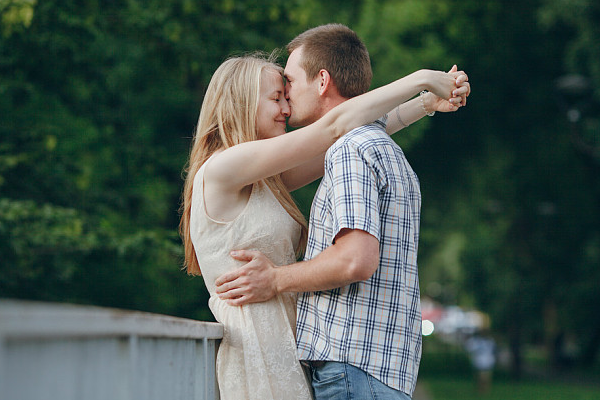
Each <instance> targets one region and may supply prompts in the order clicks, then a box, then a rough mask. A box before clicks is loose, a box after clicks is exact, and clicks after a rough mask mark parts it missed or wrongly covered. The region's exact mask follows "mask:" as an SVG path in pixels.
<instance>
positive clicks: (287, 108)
mask: <svg viewBox="0 0 600 400" xmlns="http://www.w3.org/2000/svg"><path fill="white" fill-rule="evenodd" d="M281 113H282V114H283V115H285V116H286V117H289V116H290V114H291V112H290V105H289V104H288V102H287V100H283V101H282V102H281Z"/></svg>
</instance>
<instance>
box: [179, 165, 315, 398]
mask: <svg viewBox="0 0 600 400" xmlns="http://www.w3.org/2000/svg"><path fill="white" fill-rule="evenodd" d="M204 165H206V163H204ZM204 165H203V166H202V167H201V168H200V170H199V171H198V172H197V174H196V176H195V178H194V191H193V194H192V209H191V219H190V231H191V232H190V233H191V238H192V242H193V244H194V248H195V250H196V256H197V257H198V263H199V264H200V270H201V272H202V276H203V278H204V282H205V284H206V287H207V289H208V291H209V293H210V299H209V301H208V305H209V307H210V309H211V311H212V313H213V315H214V316H215V318H216V320H217V321H218V322H220V323H222V324H223V325H224V327H225V329H224V336H223V340H222V341H221V345H220V347H219V351H218V353H217V381H218V383H219V391H220V394H221V400H245V399H248V400H255V399H256V400H295V399H302V400H306V399H311V394H310V389H309V384H308V382H307V380H306V377H305V375H304V372H303V370H302V367H301V366H300V363H299V361H298V357H297V353H296V339H295V332H296V295H293V294H287V293H286V294H281V295H278V296H277V297H275V298H274V299H271V300H270V301H268V302H264V303H256V304H249V305H244V306H239V307H238V306H230V305H228V304H227V303H226V302H225V301H223V300H221V299H219V298H218V297H217V296H216V294H215V280H216V279H217V278H218V277H219V276H220V275H221V274H223V273H225V272H227V271H230V270H232V269H235V268H238V267H240V266H241V265H243V263H242V262H239V261H236V260H234V259H233V258H231V257H230V256H229V252H230V251H231V250H234V249H246V250H260V251H261V252H262V253H263V254H265V255H266V256H267V257H269V258H270V259H271V260H272V261H273V263H275V265H286V264H290V263H292V262H294V261H295V259H296V258H295V251H294V249H295V246H296V245H297V243H298V240H299V237H300V225H299V224H298V223H297V222H296V221H295V220H294V219H293V218H292V217H290V215H289V214H288V213H287V212H286V211H285V209H284V208H283V207H282V206H281V204H280V203H279V201H278V200H277V199H276V198H275V196H274V195H273V193H272V192H271V190H270V189H269V188H268V186H267V185H266V184H265V183H264V182H262V181H261V182H258V183H255V184H254V185H253V187H252V192H251V194H250V198H249V200H248V203H247V205H246V207H245V209H244V210H243V211H242V212H241V214H240V215H238V217H237V218H235V219H234V220H233V221H230V222H219V221H215V220H213V219H212V218H210V217H209V216H208V215H207V213H206V208H205V206H204V199H203V197H204V188H203V177H204Z"/></svg>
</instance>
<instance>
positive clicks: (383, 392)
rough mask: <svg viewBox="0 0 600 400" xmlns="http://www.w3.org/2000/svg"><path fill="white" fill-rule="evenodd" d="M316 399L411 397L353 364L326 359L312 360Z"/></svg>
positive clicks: (400, 399)
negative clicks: (323, 360) (322, 360)
mask: <svg viewBox="0 0 600 400" xmlns="http://www.w3.org/2000/svg"><path fill="white" fill-rule="evenodd" d="M309 364H310V372H311V375H312V387H313V390H314V393H315V399H316V400H369V399H372V400H410V397H409V396H408V395H407V394H406V393H404V392H401V391H399V390H395V389H392V388H391V387H389V386H387V385H385V384H383V383H382V382H381V381H379V380H377V379H375V378H373V377H372V376H371V375H369V374H367V373H366V372H365V371H363V370H361V369H360V368H357V367H354V366H352V365H350V364H346V363H340V362H334V361H325V362H322V363H321V362H317V363H309Z"/></svg>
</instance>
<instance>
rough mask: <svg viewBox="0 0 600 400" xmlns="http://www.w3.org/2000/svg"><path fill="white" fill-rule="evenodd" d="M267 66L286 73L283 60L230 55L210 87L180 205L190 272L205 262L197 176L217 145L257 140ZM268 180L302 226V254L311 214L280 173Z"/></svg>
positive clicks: (261, 56)
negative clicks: (199, 241)
mask: <svg viewBox="0 0 600 400" xmlns="http://www.w3.org/2000/svg"><path fill="white" fill-rule="evenodd" d="M271 57H272V56H271ZM267 68H268V69H272V70H273V71H276V72H278V73H279V74H283V69H282V68H281V67H280V66H279V65H277V64H275V63H274V62H272V61H271V58H267V57H265V56H264V55H261V54H252V55H246V56H241V57H234V58H230V59H228V60H227V61H225V62H224V63H223V64H221V66H220V67H219V68H217V70H216V71H215V73H214V74H213V76H212V78H211V80H210V83H209V85H208V88H207V89H206V94H205V95H204V100H203V102H202V108H201V110H200V117H199V118H198V125H197V126H196V131H195V133H194V138H193V142H192V148H191V151H190V157H189V161H188V164H187V165H186V168H185V170H184V174H185V185H184V188H183V195H182V202H181V209H180V212H181V221H180V223H179V234H180V235H181V238H182V240H183V245H184V249H185V261H184V268H187V273H188V274H190V275H200V266H199V264H198V259H197V258H196V252H195V250H194V245H193V244H192V239H191V236H190V214H191V205H192V204H191V203H192V192H193V189H194V177H195V176H196V173H197V172H198V170H199V169H200V167H201V166H202V164H204V163H205V162H206V160H208V158H209V157H210V156H211V155H212V154H213V153H214V152H215V151H217V150H219V149H227V148H229V147H232V146H235V145H237V144H240V143H244V142H248V141H251V140H258V130H257V127H256V115H257V111H258V102H259V95H260V85H261V75H262V71H263V70H265V69H267ZM265 182H266V184H267V186H268V187H269V188H270V189H271V191H272V192H273V194H274V195H275V197H276V198H277V200H278V201H279V203H281V205H282V206H283V207H284V208H285V210H286V211H287V212H288V213H289V214H290V216H291V217H292V218H293V219H294V220H296V221H297V222H298V223H299V224H300V225H301V226H302V234H301V239H300V243H299V246H298V251H297V256H299V255H300V253H301V252H302V251H303V250H304V247H305V246H306V238H307V226H306V220H305V218H304V216H303V215H302V213H301V212H300V210H299V209H298V207H297V206H296V204H295V203H294V200H293V199H292V196H291V195H290V193H289V191H288V190H287V188H286V186H285V185H284V183H283V181H282V180H281V176H279V175H275V176H272V177H269V178H267V179H265ZM231 250H234V249H231Z"/></svg>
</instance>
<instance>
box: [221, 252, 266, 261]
mask: <svg viewBox="0 0 600 400" xmlns="http://www.w3.org/2000/svg"><path fill="white" fill-rule="evenodd" d="M258 254H260V252H258V251H256V250H233V251H232V252H230V253H229V255H230V256H231V258H233V259H235V260H238V261H246V262H248V261H251V260H252V259H253V258H254V257H256V256H258Z"/></svg>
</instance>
